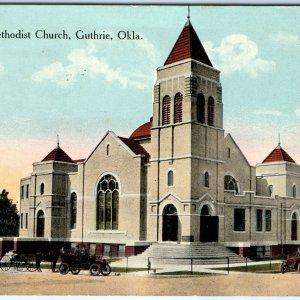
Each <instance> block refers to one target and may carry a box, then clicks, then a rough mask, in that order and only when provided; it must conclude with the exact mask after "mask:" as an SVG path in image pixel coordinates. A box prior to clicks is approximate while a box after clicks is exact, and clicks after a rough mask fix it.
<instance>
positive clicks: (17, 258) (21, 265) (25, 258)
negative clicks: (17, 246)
mask: <svg viewBox="0 0 300 300" xmlns="http://www.w3.org/2000/svg"><path fill="white" fill-rule="evenodd" d="M0 267H1V270H2V271H8V270H9V269H11V268H14V269H15V270H17V271H26V270H27V271H30V272H33V271H35V270H36V265H35V260H34V257H33V256H29V255H25V254H18V253H17V252H16V251H9V252H7V253H6V254H5V255H4V256H3V257H2V258H1V261H0Z"/></svg>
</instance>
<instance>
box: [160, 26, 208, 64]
mask: <svg viewBox="0 0 300 300" xmlns="http://www.w3.org/2000/svg"><path fill="white" fill-rule="evenodd" d="M187 58H192V59H195V60H198V61H200V62H202V63H204V64H206V65H209V66H211V67H212V66H213V65H212V63H211V62H210V60H209V58H208V56H207V54H206V52H205V50H204V48H203V46H202V44H201V42H200V40H199V38H198V36H197V33H196V32H195V30H194V28H193V26H192V24H191V22H190V21H187V22H186V24H185V26H184V28H183V30H182V31H181V33H180V35H179V38H178V39H177V41H176V43H175V45H174V47H173V49H172V51H171V53H170V54H169V57H168V58H167V60H166V62H165V64H164V65H168V64H172V63H175V62H178V61H180V60H183V59H187Z"/></svg>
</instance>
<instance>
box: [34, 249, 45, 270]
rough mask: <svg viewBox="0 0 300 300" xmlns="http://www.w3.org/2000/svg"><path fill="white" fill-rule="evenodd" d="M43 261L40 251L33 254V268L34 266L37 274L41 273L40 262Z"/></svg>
mask: <svg viewBox="0 0 300 300" xmlns="http://www.w3.org/2000/svg"><path fill="white" fill-rule="evenodd" d="M43 259H44V254H43V252H42V251H38V252H37V253H36V254H35V266H36V269H37V271H38V272H42V269H41V262H42V260H43Z"/></svg>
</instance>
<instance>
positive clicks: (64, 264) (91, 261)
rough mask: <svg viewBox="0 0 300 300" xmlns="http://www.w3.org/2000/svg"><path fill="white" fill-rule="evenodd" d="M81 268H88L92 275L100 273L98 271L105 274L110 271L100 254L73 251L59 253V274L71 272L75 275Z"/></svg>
mask: <svg viewBox="0 0 300 300" xmlns="http://www.w3.org/2000/svg"><path fill="white" fill-rule="evenodd" d="M81 270H89V272H90V275H92V276H97V275H100V273H101V274H102V275H103V276H107V275H109V274H110V272H111V267H110V265H109V264H108V262H107V260H106V259H104V258H102V257H101V256H96V255H92V256H90V255H87V254H74V253H68V254H62V255H61V264H60V266H59V272H60V274H63V275H65V274H68V273H69V272H71V273H72V274H74V275H77V274H79V273H80V271H81Z"/></svg>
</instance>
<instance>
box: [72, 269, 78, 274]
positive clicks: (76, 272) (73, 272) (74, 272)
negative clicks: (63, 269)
mask: <svg viewBox="0 0 300 300" xmlns="http://www.w3.org/2000/svg"><path fill="white" fill-rule="evenodd" d="M71 273H72V274H73V275H78V274H79V273H80V269H71Z"/></svg>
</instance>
